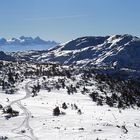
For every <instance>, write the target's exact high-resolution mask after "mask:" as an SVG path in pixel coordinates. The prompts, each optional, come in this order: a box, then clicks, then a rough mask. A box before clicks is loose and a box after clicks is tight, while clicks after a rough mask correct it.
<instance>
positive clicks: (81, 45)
mask: <svg viewBox="0 0 140 140" xmlns="http://www.w3.org/2000/svg"><path fill="white" fill-rule="evenodd" d="M13 56H14V57H15V58H16V59H18V60H20V59H22V60H32V61H40V62H46V61H51V62H57V63H60V64H62V65H75V66H94V67H96V66H97V67H114V68H118V69H119V68H129V69H134V70H137V69H139V70H140V39H139V38H138V37H135V36H132V35H127V34H125V35H113V36H105V37H100V36H86V37H80V38H77V39H74V40H71V41H69V42H67V43H64V44H62V45H58V46H56V47H53V48H51V49H49V50H47V51H32V52H24V53H14V54H13Z"/></svg>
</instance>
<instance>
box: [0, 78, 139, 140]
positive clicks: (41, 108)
mask: <svg viewBox="0 0 140 140" xmlns="http://www.w3.org/2000/svg"><path fill="white" fill-rule="evenodd" d="M56 79H57V77H56ZM41 80H42V79H40V81H41ZM49 80H55V78H53V79H52V78H50V79H49ZM33 82H34V81H33V80H31V79H28V80H25V81H24V82H22V83H21V84H19V85H18V86H17V87H18V88H19V91H18V92H17V93H16V94H13V95H7V94H4V93H3V92H2V91H0V104H2V105H3V106H6V105H9V104H10V103H11V102H13V101H16V100H19V99H22V100H19V101H17V102H15V103H13V104H12V107H13V108H14V109H15V110H18V111H19V112H20V113H19V116H17V117H12V118H10V119H8V120H6V119H5V117H4V115H3V114H2V111H1V110H0V136H7V137H8V140H73V139H75V140H97V139H98V140H140V110H139V109H125V110H121V109H117V108H110V107H108V106H107V105H104V106H97V105H96V104H95V103H94V102H93V101H92V100H91V99H90V97H89V96H87V95H86V94H85V95H83V94H81V93H80V92H78V93H75V94H73V95H68V94H67V91H66V89H60V90H56V89H54V90H52V91H51V92H47V91H46V90H41V91H40V92H39V93H38V96H35V97H34V98H33V97H31V96H30V92H29V90H30V88H29V86H30V85H31V83H33ZM92 88H95V90H97V89H96V86H95V87H94V86H93V87H92ZM27 95H28V96H27ZM24 97H25V98H24ZM7 98H8V99H9V102H7ZM64 102H65V103H66V104H67V105H68V109H66V110H64V109H62V108H61V106H62V103H64ZM71 104H76V105H77V106H78V108H79V109H81V111H82V114H81V115H79V114H78V113H77V110H75V109H73V108H72V107H71ZM56 106H59V107H60V110H61V111H63V112H65V115H60V116H53V109H54V108H55V107H56ZM27 119H28V121H27ZM28 123H29V124H28ZM135 124H136V125H135ZM124 125H125V127H126V128H127V130H128V133H125V132H124V129H123V128H122V127H121V126H124ZM22 130H25V133H21V131H22Z"/></svg>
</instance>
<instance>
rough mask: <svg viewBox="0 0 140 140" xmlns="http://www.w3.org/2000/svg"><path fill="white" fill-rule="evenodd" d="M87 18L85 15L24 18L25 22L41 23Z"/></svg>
mask: <svg viewBox="0 0 140 140" xmlns="http://www.w3.org/2000/svg"><path fill="white" fill-rule="evenodd" d="M82 17H87V15H70V16H60V17H37V18H25V19H24V20H26V21H41V20H61V19H73V18H82Z"/></svg>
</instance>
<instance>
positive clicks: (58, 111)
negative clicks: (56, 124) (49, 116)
mask: <svg viewBox="0 0 140 140" xmlns="http://www.w3.org/2000/svg"><path fill="white" fill-rule="evenodd" d="M53 115H54V116H59V115H60V109H59V107H56V108H54V109H53Z"/></svg>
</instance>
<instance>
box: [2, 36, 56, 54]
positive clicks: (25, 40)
mask: <svg viewBox="0 0 140 140" xmlns="http://www.w3.org/2000/svg"><path fill="white" fill-rule="evenodd" d="M56 45H58V43H57V42H55V41H45V40H43V39H41V38H40V37H39V36H37V37H35V38H32V37H25V36H21V37H19V38H11V39H5V38H0V50H1V51H5V52H11V51H26V50H46V49H48V48H50V47H54V46H56Z"/></svg>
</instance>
